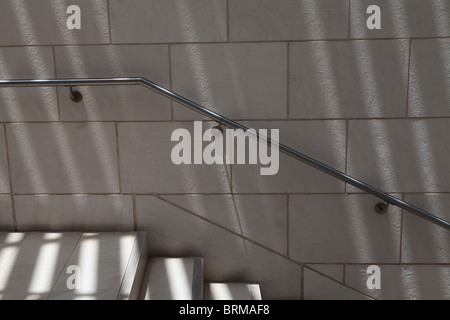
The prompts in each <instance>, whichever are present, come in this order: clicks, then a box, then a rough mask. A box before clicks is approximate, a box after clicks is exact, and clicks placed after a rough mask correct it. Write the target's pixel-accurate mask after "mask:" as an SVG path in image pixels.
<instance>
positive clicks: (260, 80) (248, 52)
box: [171, 43, 287, 119]
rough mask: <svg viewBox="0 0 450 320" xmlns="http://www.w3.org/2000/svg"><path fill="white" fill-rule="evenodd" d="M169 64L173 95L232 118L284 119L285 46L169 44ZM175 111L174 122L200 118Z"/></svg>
mask: <svg viewBox="0 0 450 320" xmlns="http://www.w3.org/2000/svg"><path fill="white" fill-rule="evenodd" d="M171 59H172V81H173V84H172V85H173V90H174V91H175V92H176V93H178V94H180V95H182V96H184V97H186V98H188V99H190V100H193V101H194V102H197V103H199V104H201V105H203V106H205V107H207V108H210V109H212V110H213V111H215V112H218V113H220V114H223V115H224V116H226V117H229V118H232V119H274V118H275V119H279V118H285V117H286V113H287V111H286V110H287V98H286V92H287V88H286V86H287V83H286V82H287V80H286V78H287V70H286V69H287V67H286V66H287V46H286V44H285V43H233V44H200V45H173V46H172V47H171ZM269 62H270V63H269ZM175 106H176V107H174V117H175V118H176V119H200V118H201V117H200V116H199V115H198V114H197V113H195V112H193V111H191V110H188V109H186V108H183V107H182V106H180V105H177V104H176V105H175Z"/></svg>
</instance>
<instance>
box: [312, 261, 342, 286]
mask: <svg viewBox="0 0 450 320" xmlns="http://www.w3.org/2000/svg"><path fill="white" fill-rule="evenodd" d="M307 266H308V268H310V269H312V270H313V271H316V272H318V273H321V274H324V275H326V276H328V277H330V278H333V279H335V280H337V281H339V282H344V265H342V264H308V265H307Z"/></svg>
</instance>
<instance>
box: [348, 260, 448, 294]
mask: <svg viewBox="0 0 450 320" xmlns="http://www.w3.org/2000/svg"><path fill="white" fill-rule="evenodd" d="M367 267H368V266H367V265H350V266H346V268H345V282H346V283H347V284H348V285H349V286H352V287H354V288H356V289H357V290H360V291H362V292H364V293H366V294H367V295H370V296H371V297H374V298H376V299H382V300H448V299H449V298H450V266H439V265H380V266H379V267H380V272H381V274H380V276H381V277H380V280H381V289H368V288H367V284H366V282H367V279H368V276H369V275H368V274H367Z"/></svg>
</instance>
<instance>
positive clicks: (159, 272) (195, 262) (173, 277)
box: [140, 257, 203, 300]
mask: <svg viewBox="0 0 450 320" xmlns="http://www.w3.org/2000/svg"><path fill="white" fill-rule="evenodd" d="M202 298H203V258H201V257H184V258H165V257H161V258H159V257H155V258H150V259H149V260H148V262H147V267H146V271H145V275H144V280H143V283H142V286H141V295H140V299H142V300H200V299H202Z"/></svg>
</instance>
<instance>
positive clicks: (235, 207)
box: [162, 195, 287, 254]
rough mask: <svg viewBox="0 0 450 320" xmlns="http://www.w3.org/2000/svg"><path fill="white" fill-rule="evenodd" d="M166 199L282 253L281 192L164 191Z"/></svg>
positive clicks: (284, 245) (283, 209)
mask: <svg viewBox="0 0 450 320" xmlns="http://www.w3.org/2000/svg"><path fill="white" fill-rule="evenodd" d="M162 197H163V198H164V199H166V200H168V201H169V202H171V203H173V204H176V205H178V206H180V207H182V208H185V209H187V210H189V211H191V212H194V213H195V214H198V215H200V216H202V217H204V218H206V219H208V220H210V221H212V222H214V223H218V224H220V225H221V226H223V227H225V228H227V229H229V230H232V231H234V232H237V233H239V234H241V235H243V236H245V237H248V238H250V239H252V240H254V241H256V242H258V243H261V244H263V245H265V246H267V247H269V248H271V249H273V250H276V251H277V252H280V253H282V254H286V253H287V252H286V249H287V208H286V196H284V195H282V196H281V195H167V196H162Z"/></svg>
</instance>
